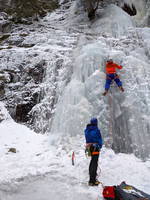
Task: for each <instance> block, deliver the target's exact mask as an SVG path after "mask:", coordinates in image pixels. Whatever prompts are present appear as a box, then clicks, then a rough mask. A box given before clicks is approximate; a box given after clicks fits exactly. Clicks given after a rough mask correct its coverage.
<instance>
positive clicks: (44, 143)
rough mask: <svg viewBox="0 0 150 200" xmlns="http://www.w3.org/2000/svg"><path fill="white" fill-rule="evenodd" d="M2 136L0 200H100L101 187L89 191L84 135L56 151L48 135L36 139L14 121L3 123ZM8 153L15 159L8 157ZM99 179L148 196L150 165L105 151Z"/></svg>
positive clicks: (35, 135)
mask: <svg viewBox="0 0 150 200" xmlns="http://www.w3.org/2000/svg"><path fill="white" fill-rule="evenodd" d="M0 130H1V134H0V146H1V151H0V161H1V165H0V199H3V200H17V199H20V200H25V199H29V200H30V199H35V200H48V199H49V198H50V197H51V198H52V197H53V198H55V199H57V200H60V199H67V200H69V199H71V200H75V199H77V198H78V199H80V200H85V199H88V200H90V199H97V198H98V199H99V200H100V199H102V193H101V192H102V187H101V185H100V186H99V187H96V188H95V187H94V188H93V187H89V186H88V185H87V182H88V178H89V177H88V166H89V161H90V159H89V158H87V157H86V156H85V154H84V135H77V136H76V137H70V138H68V141H67V142H66V141H65V140H64V141H62V140H59V146H58V147H57V148H52V147H51V148H50V147H49V142H48V135H41V134H36V133H34V132H33V131H31V130H30V129H28V128H27V127H26V126H24V125H20V124H17V123H15V122H14V121H13V120H12V119H8V120H6V121H4V122H2V123H1V124H0ZM64 144H65V145H64ZM10 147H14V148H16V151H17V153H12V152H8V150H9V148H10ZM73 151H74V152H75V165H74V166H72V162H71V154H72V152H73ZM98 176H99V180H100V181H101V182H102V183H103V184H104V185H117V184H120V183H121V182H122V181H126V182H127V183H128V184H133V185H134V186H136V187H137V188H139V189H141V190H143V191H145V192H147V193H150V182H149V180H150V161H147V162H142V161H141V160H140V159H138V158H136V157H135V156H134V155H133V154H132V155H127V154H123V153H120V154H115V153H114V152H113V151H112V150H111V149H106V148H105V147H103V149H102V151H101V154H100V158H99V169H98Z"/></svg>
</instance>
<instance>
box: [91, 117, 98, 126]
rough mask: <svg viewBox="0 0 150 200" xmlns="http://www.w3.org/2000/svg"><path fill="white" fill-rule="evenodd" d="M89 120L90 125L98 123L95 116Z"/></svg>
mask: <svg viewBox="0 0 150 200" xmlns="http://www.w3.org/2000/svg"><path fill="white" fill-rule="evenodd" d="M90 122H91V124H92V125H97V124H98V120H97V118H92V119H91V121H90Z"/></svg>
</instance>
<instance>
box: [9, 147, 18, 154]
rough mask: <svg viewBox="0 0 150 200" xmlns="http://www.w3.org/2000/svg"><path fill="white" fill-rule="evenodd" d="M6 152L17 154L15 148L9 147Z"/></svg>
mask: <svg viewBox="0 0 150 200" xmlns="http://www.w3.org/2000/svg"><path fill="white" fill-rule="evenodd" d="M8 152H11V153H17V150H16V148H14V147H11V148H9V150H8Z"/></svg>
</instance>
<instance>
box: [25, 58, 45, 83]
mask: <svg viewBox="0 0 150 200" xmlns="http://www.w3.org/2000/svg"><path fill="white" fill-rule="evenodd" d="M45 64H46V62H45V60H41V61H40V62H39V63H38V64H36V65H35V66H34V67H32V68H30V69H29V71H28V73H29V75H30V76H31V77H32V78H33V80H34V81H35V83H41V82H42V80H43V78H44V74H45Z"/></svg>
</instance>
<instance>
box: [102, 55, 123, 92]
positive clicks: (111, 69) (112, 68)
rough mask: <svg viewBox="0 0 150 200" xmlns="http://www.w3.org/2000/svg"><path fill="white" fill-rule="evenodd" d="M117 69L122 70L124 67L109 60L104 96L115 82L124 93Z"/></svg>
mask: <svg viewBox="0 0 150 200" xmlns="http://www.w3.org/2000/svg"><path fill="white" fill-rule="evenodd" d="M116 68H117V69H122V66H121V65H117V64H116V63H114V62H113V60H112V59H109V60H107V63H106V83H105V92H104V93H103V95H104V96H105V95H106V94H107V93H108V90H109V88H110V85H111V83H112V81H113V80H114V81H115V82H116V84H117V85H118V87H119V88H120V90H121V91H122V92H124V89H123V87H122V82H121V81H120V79H119V76H118V75H117V73H116Z"/></svg>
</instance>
